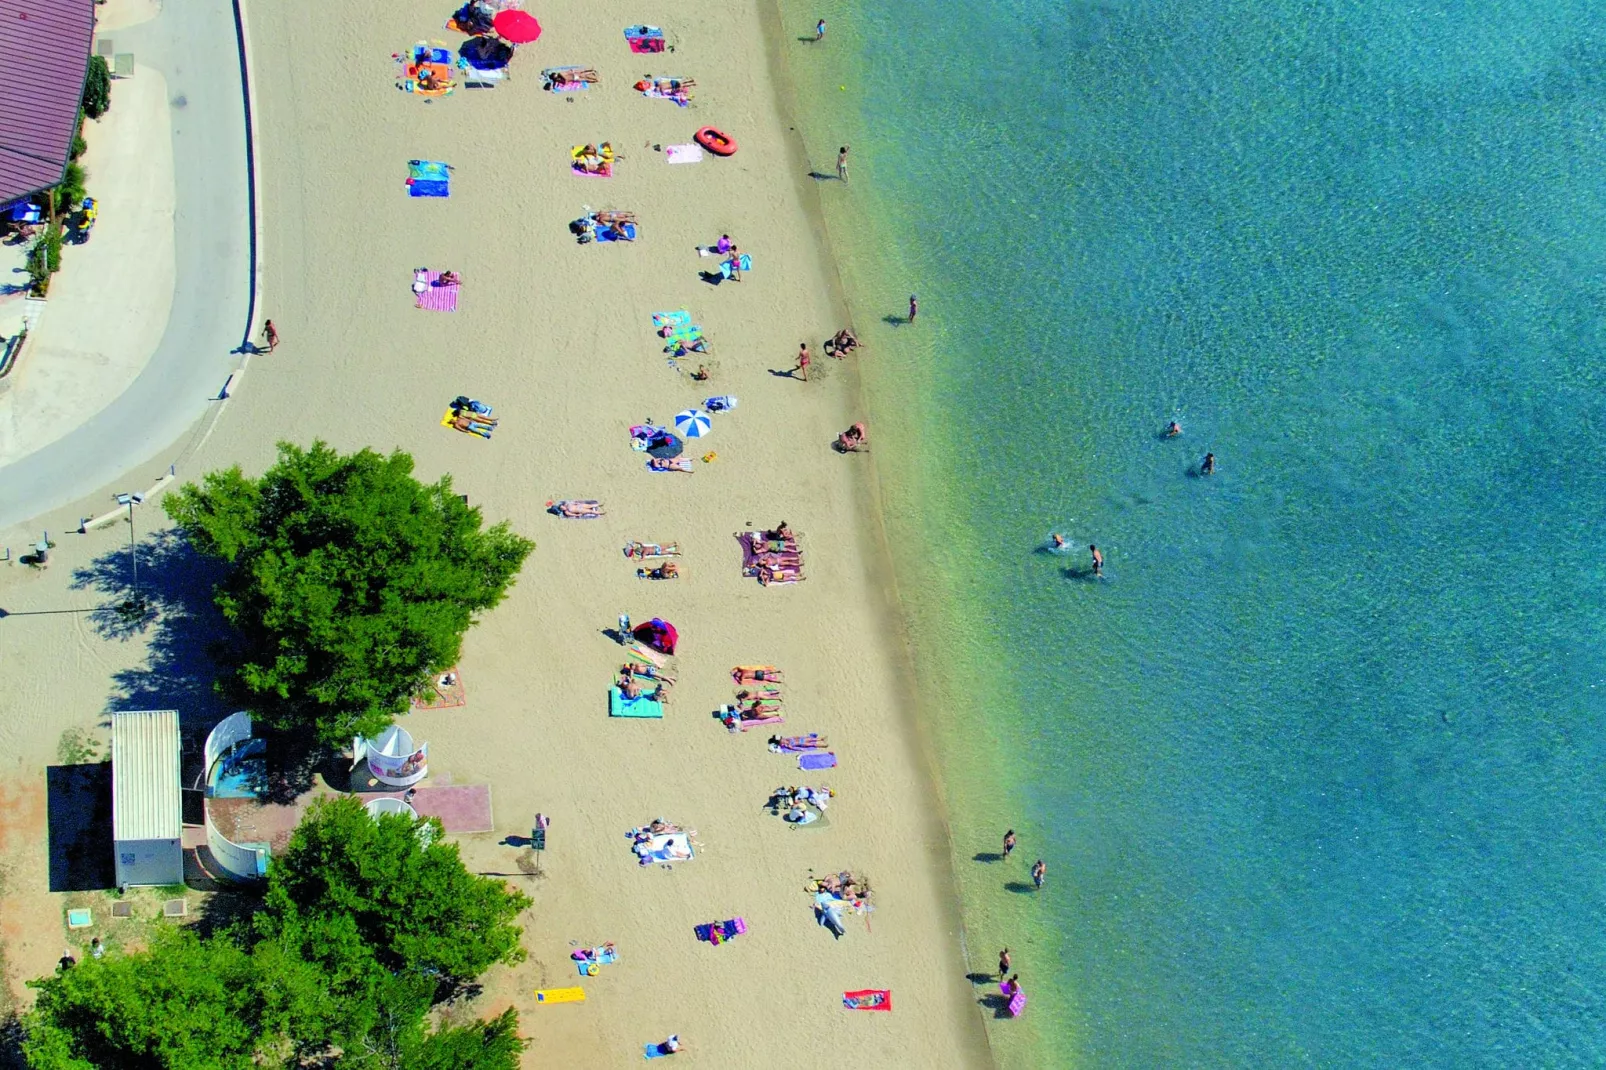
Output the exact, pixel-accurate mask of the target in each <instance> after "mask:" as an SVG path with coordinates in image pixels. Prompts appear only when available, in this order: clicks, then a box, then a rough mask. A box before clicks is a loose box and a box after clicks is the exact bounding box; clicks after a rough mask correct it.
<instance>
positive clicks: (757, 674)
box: [732, 665, 781, 684]
mask: <svg viewBox="0 0 1606 1070" xmlns="http://www.w3.org/2000/svg"><path fill="white" fill-rule="evenodd" d="M732 675H733V676H735V677H736V682H737V683H739V684H750V683H755V682H760V681H766V680H769V681H774V682H775V683H780V682H781V670H780V669H771V668H763V669H753V668H749V667H747V666H745V665H744V666H741V667H740V668H738V669H737V670H736V671H735V672H734V673H732Z"/></svg>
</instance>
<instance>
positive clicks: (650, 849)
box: [636, 832, 697, 866]
mask: <svg viewBox="0 0 1606 1070" xmlns="http://www.w3.org/2000/svg"><path fill="white" fill-rule="evenodd" d="M636 857H637V858H639V859H640V860H641V864H642V865H644V866H650V865H652V864H654V863H655V862H688V861H690V860H691V859H693V858H695V857H697V852H695V851H693V850H692V846H691V835H690V833H686V832H660V833H659V834H658V835H656V836H654V837H653V838H652V839H651V840H650V841H649V842H648V843H638V844H637V845H636Z"/></svg>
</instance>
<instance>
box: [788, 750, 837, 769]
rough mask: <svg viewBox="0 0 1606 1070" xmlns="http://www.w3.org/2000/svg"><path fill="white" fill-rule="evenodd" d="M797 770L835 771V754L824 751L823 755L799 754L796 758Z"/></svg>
mask: <svg viewBox="0 0 1606 1070" xmlns="http://www.w3.org/2000/svg"><path fill="white" fill-rule="evenodd" d="M797 767H798V768H799V769H835V768H836V754H835V753H834V752H833V751H826V752H825V753H823V754H800V755H798V756H797Z"/></svg>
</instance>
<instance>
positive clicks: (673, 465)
mask: <svg viewBox="0 0 1606 1070" xmlns="http://www.w3.org/2000/svg"><path fill="white" fill-rule="evenodd" d="M647 468H648V470H649V471H653V472H690V471H691V458H690V457H649V458H647Z"/></svg>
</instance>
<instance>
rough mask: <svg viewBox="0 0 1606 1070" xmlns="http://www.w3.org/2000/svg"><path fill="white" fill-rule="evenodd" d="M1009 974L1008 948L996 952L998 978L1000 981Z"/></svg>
mask: <svg viewBox="0 0 1606 1070" xmlns="http://www.w3.org/2000/svg"><path fill="white" fill-rule="evenodd" d="M1008 976H1009V948H1007V947H1006V948H1004V950H1002V951H1000V952H999V953H998V979H999V980H1000V981H1002V980H1003V979H1004V978H1005V977H1008Z"/></svg>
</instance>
